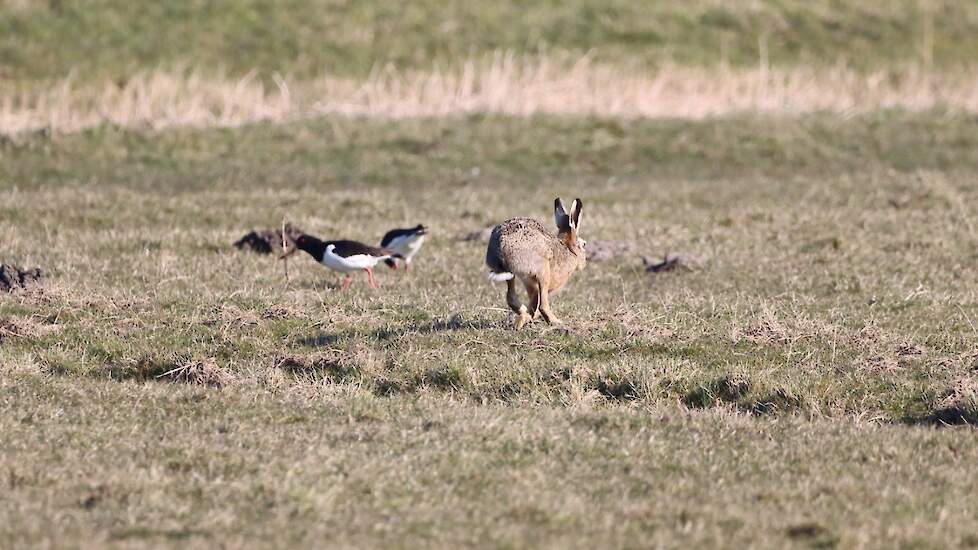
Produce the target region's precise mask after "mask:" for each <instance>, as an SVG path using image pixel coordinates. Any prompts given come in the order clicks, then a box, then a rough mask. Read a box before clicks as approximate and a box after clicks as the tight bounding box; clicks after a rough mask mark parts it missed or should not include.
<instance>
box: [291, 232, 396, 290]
mask: <svg viewBox="0 0 978 550" xmlns="http://www.w3.org/2000/svg"><path fill="white" fill-rule="evenodd" d="M294 242H295V248H293V249H292V250H290V251H289V252H286V253H285V254H283V255H282V256H281V258H280V259H284V258H286V257H288V256H289V255H291V254H293V253H295V251H296V250H304V251H306V252H307V253H308V254H309V255H310V256H312V257H313V258H314V259H315V260H316V261H317V262H319V263H321V264H323V265H324V266H326V267H328V268H329V269H332V270H333V271H339V272H340V273H343V274H345V275H346V277H344V278H343V284H342V285H341V286H340V288H341V289H342V290H346V288H347V287H349V286H350V273H353V272H354V271H366V272H367V280H368V281H369V282H370V288H377V285H375V284H374V274H373V268H374V266H376V265H377V263H378V262H381V261H386V260H391V259H393V258H402V257H403V256H401V255H400V254H399V253H397V252H394V251H392V250H387V249H385V248H377V247H375V246H370V245H366V244H363V243H359V242H357V241H346V240H342V241H322V240H319V239H317V238H316V237H313V236H312V235H306V234H302V235H299V237H297V238H296V239H295V241H294Z"/></svg>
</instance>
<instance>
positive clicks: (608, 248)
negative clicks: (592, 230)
mask: <svg viewBox="0 0 978 550" xmlns="http://www.w3.org/2000/svg"><path fill="white" fill-rule="evenodd" d="M637 250H638V245H636V244H635V243H633V242H632V241H588V243H587V259H588V261H589V262H605V261H608V260H612V259H614V258H618V257H620V256H628V255H631V254H634V253H635V252H636V251H637Z"/></svg>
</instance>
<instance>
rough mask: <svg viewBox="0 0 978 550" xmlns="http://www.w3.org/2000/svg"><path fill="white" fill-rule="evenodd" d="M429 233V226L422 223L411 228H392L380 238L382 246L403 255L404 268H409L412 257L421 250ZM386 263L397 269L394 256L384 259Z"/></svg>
mask: <svg viewBox="0 0 978 550" xmlns="http://www.w3.org/2000/svg"><path fill="white" fill-rule="evenodd" d="M427 234H428V228H426V227H425V226H423V225H421V224H420V223H419V224H418V225H416V226H415V227H412V228H410V229H392V230H390V231H388V232H387V234H386V235H384V238H383V239H381V240H380V246H381V247H382V248H386V249H387V250H391V251H393V252H397V253H398V254H400V255H401V256H403V257H404V269H408V268H409V267H411V258H412V257H413V256H414V255H415V254H417V253H418V251H419V250H421V245H422V244H424V237H425V235H427ZM384 263H386V264H387V266H388V267H390V268H391V269H397V262H395V261H394V259H393V258H388V259H386V260H384Z"/></svg>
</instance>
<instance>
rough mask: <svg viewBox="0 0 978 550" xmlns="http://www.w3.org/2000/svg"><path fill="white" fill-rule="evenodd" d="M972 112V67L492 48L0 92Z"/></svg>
mask: <svg viewBox="0 0 978 550" xmlns="http://www.w3.org/2000/svg"><path fill="white" fill-rule="evenodd" d="M935 108H943V109H948V110H953V111H960V112H965V113H975V112H978V68H975V67H972V68H969V69H963V70H957V71H954V72H933V71H929V70H925V69H922V68H920V67H918V66H908V67H905V68H904V69H902V70H886V71H876V72H870V73H866V72H862V71H856V70H853V69H851V68H849V67H847V66H845V65H837V66H835V67H832V68H821V69H816V68H806V67H792V68H770V67H767V66H759V67H756V68H748V69H744V68H737V69H733V68H720V69H702V68H691V67H684V66H677V65H666V66H664V67H662V68H660V69H658V70H656V71H654V72H649V71H635V70H629V69H627V68H621V67H614V66H609V65H604V64H599V63H594V62H592V60H591V59H590V58H589V57H587V56H585V57H581V58H578V59H571V60H568V59H560V58H549V57H542V56H522V55H516V54H514V53H511V52H497V53H496V54H495V55H492V56H488V57H485V58H480V59H470V60H469V61H467V62H465V63H462V64H461V66H460V68H457V69H450V70H439V69H433V70H430V71H417V70H412V71H401V70H397V69H395V68H393V67H392V66H387V67H383V68H379V69H376V70H374V71H373V72H371V74H370V75H369V76H367V77H366V78H365V79H362V80H355V79H349V78H341V77H336V76H331V75H323V76H321V77H319V78H315V79H308V80H301V81H290V80H289V79H288V78H285V77H282V76H281V75H278V74H275V75H273V76H272V78H271V79H270V82H269V83H266V82H263V81H262V80H261V79H259V78H258V77H257V75H256V73H255V72H252V73H249V74H248V75H246V76H245V77H243V78H231V77H228V76H226V75H223V74H220V73H217V74H207V73H205V72H202V71H191V70H155V71H146V72H140V73H137V74H135V75H133V76H132V77H131V78H129V79H127V80H125V81H124V82H121V83H119V82H107V83H105V84H104V85H102V86H90V85H81V84H77V83H76V81H75V80H74V79H72V78H67V79H64V80H62V81H60V82H56V83H53V84H49V85H46V86H44V87H29V88H24V89H19V90H7V91H4V92H0V134H5V135H13V134H18V133H22V132H30V131H36V130H49V131H53V132H77V131H81V130H84V129H86V128H92V127H96V126H100V125H112V126H118V127H124V128H136V129H147V130H158V129H163V128H169V127H175V126H191V127H234V126H240V125H244V124H250V123H255V122H261V121H271V122H283V121H289V120H296V119H302V118H309V117H317V116H324V115H344V116H367V117H378V118H385V119H403V118H414V117H430V116H451V115H460V114H469V113H499V114H506V115H514V116H530V115H534V114H539V113H549V114H560V115H599V116H614V117H624V118H636V117H648V118H687V119H703V118H709V117H720V116H727V115H732V114H738V113H763V114H776V115H798V114H803V113H811V112H831V113H836V114H843V115H851V114H857V113H865V112H870V111H875V110H880V109H904V110H908V111H927V110H931V109H935Z"/></svg>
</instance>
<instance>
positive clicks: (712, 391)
mask: <svg viewBox="0 0 978 550" xmlns="http://www.w3.org/2000/svg"><path fill="white" fill-rule="evenodd" d="M752 390H753V384H752V383H751V381H750V379H748V378H746V377H740V376H722V377H720V378H717V379H715V380H712V381H710V382H708V383H707V384H704V385H701V386H699V387H697V388H695V389H693V390H691V391H689V392H687V393H686V394H685V395H683V396H682V398H681V401H682V402H683V404H684V405H686V406H687V407H689V408H691V409H708V408H712V407H718V406H724V405H732V406H734V407H736V408H737V409H738V410H741V411H743V412H746V413H750V414H752V415H755V416H766V415H771V414H780V413H785V412H794V411H798V410H800V409H802V408H803V405H804V402H803V401H802V399H801V398H799V397H797V396H794V395H791V394H790V393H788V392H787V391H785V390H784V389H781V388H777V389H775V390H774V391H772V392H769V393H766V394H764V395H762V396H760V397H752V395H751V394H752V393H753V392H752Z"/></svg>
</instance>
